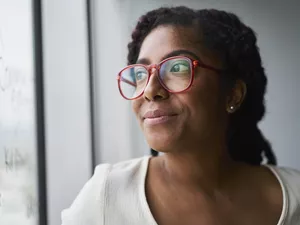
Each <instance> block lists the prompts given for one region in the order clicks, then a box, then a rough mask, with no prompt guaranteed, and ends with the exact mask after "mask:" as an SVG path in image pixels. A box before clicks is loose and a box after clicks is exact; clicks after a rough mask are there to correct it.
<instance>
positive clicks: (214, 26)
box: [128, 6, 276, 165]
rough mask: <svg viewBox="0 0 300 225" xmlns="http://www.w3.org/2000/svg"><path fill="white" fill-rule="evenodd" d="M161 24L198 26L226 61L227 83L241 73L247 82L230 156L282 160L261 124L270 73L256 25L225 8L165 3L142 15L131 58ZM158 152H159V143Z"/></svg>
mask: <svg viewBox="0 0 300 225" xmlns="http://www.w3.org/2000/svg"><path fill="white" fill-rule="evenodd" d="M160 25H175V26H176V25H177V26H185V27H186V26H189V27H195V26H196V28H197V29H198V32H199V39H200V38H201V41H203V43H204V46H205V47H206V48H208V49H210V50H211V51H213V52H214V53H215V54H216V55H217V56H219V57H220V59H221V60H222V62H223V63H224V67H225V69H226V74H223V75H224V76H223V77H225V78H224V79H225V82H226V84H229V85H230V86H229V87H233V86H232V85H233V84H234V81H236V80H237V79H241V80H243V81H244V82H245V84H246V86H247V95H246V97H245V99H244V102H243V103H242V105H241V107H240V108H239V110H237V111H236V112H235V113H233V114H231V115H230V118H229V119H230V121H229V127H228V149H229V153H230V156H231V157H232V158H233V159H234V160H237V161H243V162H246V163H250V164H254V165H259V164H261V163H262V160H263V157H266V158H267V160H268V163H270V164H276V157H275V155H274V153H273V151H272V149H271V146H270V144H269V142H268V141H267V140H266V139H265V138H264V136H263V135H262V133H261V131H260V130H259V128H258V125H257V124H258V122H259V121H260V120H261V119H262V118H263V116H264V114H265V106H264V95H265V90H266V85H267V78H266V75H265V72H264V68H263V66H262V61H261V57H260V54H259V49H258V47H257V39H256V35H255V33H254V31H253V30H252V29H251V28H250V27H248V26H246V25H245V24H244V23H242V22H241V20H240V19H239V18H238V17H237V16H236V15H234V14H233V13H228V12H225V11H221V10H215V9H210V10H207V9H204V10H197V11H196V10H192V9H189V8H187V7H183V6H181V7H172V8H159V9H156V10H152V11H150V12H148V13H147V14H145V15H144V16H142V17H141V19H140V20H139V22H138V23H137V25H136V28H135V30H134V31H133V33H132V41H131V42H130V43H129V44H128V50H129V53H128V64H133V63H135V62H136V60H137V58H138V55H139V51H140V47H141V44H142V42H143V40H144V39H145V37H146V36H147V35H148V34H149V33H150V32H151V31H152V30H153V29H154V28H156V27H158V26H160ZM196 31H197V30H196ZM152 154H154V155H156V154H155V151H154V150H153V149H152Z"/></svg>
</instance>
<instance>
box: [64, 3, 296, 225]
mask: <svg viewBox="0 0 300 225" xmlns="http://www.w3.org/2000/svg"><path fill="white" fill-rule="evenodd" d="M128 49H129V54H128V64H129V66H128V67H126V68H124V69H123V70H122V71H121V72H120V73H119V75H118V85H119V89H120V93H121V95H122V96H123V97H124V98H125V99H128V100H131V101H132V108H133V111H134V112H135V114H136V117H137V120H138V122H139V123H140V126H141V129H142V131H143V133H144V135H145V137H146V139H147V142H148V144H149V146H150V147H151V148H152V149H155V151H154V150H153V152H156V151H157V152H161V153H164V154H161V155H160V156H157V157H154V156H153V157H148V156H146V157H143V158H138V159H133V160H130V161H126V162H121V163H118V164H115V165H109V164H102V165H99V166H98V167H97V168H96V170H95V174H94V176H93V177H92V178H91V179H90V181H89V182H88V183H87V184H86V185H85V187H84V188H83V190H82V191H81V192H80V194H79V196H78V197H77V198H76V200H75V201H74V203H73V204H72V206H71V207H70V208H69V209H67V210H65V211H64V212H63V213H62V221H63V222H62V224H63V225H79V224H86V225H87V224H88V225H96V224H97V225H156V224H159V225H183V224H184V225H202V224H204V225H221V224H222V225H225V224H226V225H235V224H236V225H248V224H249V225H250V224H251V225H253V224H255V225H276V224H278V225H297V224H298V225H299V224H300V173H299V172H298V171H295V170H292V169H287V168H279V167H276V166H275V165H276V158H275V156H274V154H273V152H272V150H271V147H270V145H269V143H268V141H267V140H266V139H265V138H264V137H263V135H262V134H261V132H260V130H259V128H258V126H257V123H258V122H259V121H260V120H261V119H262V117H263V115H264V111H265V107H264V94H265V88H266V83H267V79H266V76H265V72H264V68H263V67H262V62H261V58H260V54H259V51H258V47H257V45H256V36H255V34H254V32H253V30H252V29H251V28H249V27H248V26H246V25H245V24H243V23H242V22H241V21H240V20H239V18H238V17H237V16H236V15H234V14H232V13H227V12H224V11H219V10H198V11H196V10H192V9H189V8H186V7H175V8H159V9H157V10H153V11H150V12H148V13H147V14H146V15H144V16H142V17H141V19H140V21H139V22H138V24H137V26H136V28H135V30H134V32H133V33H132V41H131V42H130V43H129V45H128ZM264 157H265V158H266V159H267V160H268V165H262V161H263V158H264Z"/></svg>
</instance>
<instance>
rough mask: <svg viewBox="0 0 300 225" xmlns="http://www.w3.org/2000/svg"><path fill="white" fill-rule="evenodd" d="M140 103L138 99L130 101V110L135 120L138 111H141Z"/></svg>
mask: <svg viewBox="0 0 300 225" xmlns="http://www.w3.org/2000/svg"><path fill="white" fill-rule="evenodd" d="M141 105H142V104H141V101H140V100H139V99H137V100H132V102H131V108H132V110H133V112H134V114H135V115H136V117H137V119H139V118H140V117H139V113H140V110H141Z"/></svg>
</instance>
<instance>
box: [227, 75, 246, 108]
mask: <svg viewBox="0 0 300 225" xmlns="http://www.w3.org/2000/svg"><path fill="white" fill-rule="evenodd" d="M246 94H247V86H246V84H245V82H244V81H242V80H237V81H236V82H235V84H234V86H233V88H232V89H231V91H230V92H229V95H228V97H227V103H226V110H227V112H228V113H234V112H235V111H236V110H237V109H238V108H239V107H240V106H241V105H242V103H243V101H244V99H245V97H246Z"/></svg>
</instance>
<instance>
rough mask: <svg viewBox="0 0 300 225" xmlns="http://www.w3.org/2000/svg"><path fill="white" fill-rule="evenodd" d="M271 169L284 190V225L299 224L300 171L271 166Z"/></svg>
mask: <svg viewBox="0 0 300 225" xmlns="http://www.w3.org/2000/svg"><path fill="white" fill-rule="evenodd" d="M269 168H270V169H271V170H272V171H273V173H274V174H275V176H276V177H277V179H278V180H279V182H280V185H281V187H282V190H283V197H284V210H283V214H284V215H282V217H283V218H284V221H285V223H284V224H288V225H289V224H291V225H293V224H297V223H298V222H299V221H300V171H299V170H296V169H292V168H288V167H276V166H269ZM283 218H282V219H283ZM296 222H297V223H296Z"/></svg>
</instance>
